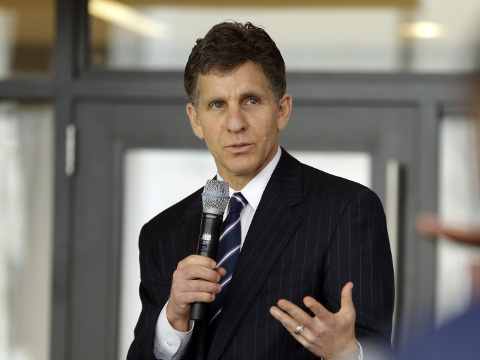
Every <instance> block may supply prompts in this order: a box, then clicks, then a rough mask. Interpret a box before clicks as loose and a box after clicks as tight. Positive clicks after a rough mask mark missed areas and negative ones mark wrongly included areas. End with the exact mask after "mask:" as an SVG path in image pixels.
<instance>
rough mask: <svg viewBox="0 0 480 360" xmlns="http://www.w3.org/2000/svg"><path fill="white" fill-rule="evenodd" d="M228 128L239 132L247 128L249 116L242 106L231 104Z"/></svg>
mask: <svg viewBox="0 0 480 360" xmlns="http://www.w3.org/2000/svg"><path fill="white" fill-rule="evenodd" d="M227 128H228V130H229V131H233V132H239V131H243V130H245V129H246V128H247V118H246V114H245V112H244V111H243V110H242V108H241V106H231V107H230V109H229V111H228V119H227Z"/></svg>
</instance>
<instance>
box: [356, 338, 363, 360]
mask: <svg viewBox="0 0 480 360" xmlns="http://www.w3.org/2000/svg"><path fill="white" fill-rule="evenodd" d="M355 341H356V342H357V344H358V348H359V349H360V351H359V353H358V360H363V348H362V344H360V343H359V342H358V340H355Z"/></svg>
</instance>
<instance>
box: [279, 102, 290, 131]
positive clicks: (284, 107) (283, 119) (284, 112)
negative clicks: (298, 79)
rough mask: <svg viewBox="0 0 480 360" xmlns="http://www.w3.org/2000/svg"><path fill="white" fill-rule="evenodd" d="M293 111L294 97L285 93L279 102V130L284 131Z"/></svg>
mask: <svg viewBox="0 0 480 360" xmlns="http://www.w3.org/2000/svg"><path fill="white" fill-rule="evenodd" d="M291 111H292V96H291V95H290V94H287V93H285V94H284V95H283V96H282V98H281V99H280V101H279V102H278V115H277V130H278V131H282V130H283V129H285V127H286V126H287V123H288V119H290V112H291Z"/></svg>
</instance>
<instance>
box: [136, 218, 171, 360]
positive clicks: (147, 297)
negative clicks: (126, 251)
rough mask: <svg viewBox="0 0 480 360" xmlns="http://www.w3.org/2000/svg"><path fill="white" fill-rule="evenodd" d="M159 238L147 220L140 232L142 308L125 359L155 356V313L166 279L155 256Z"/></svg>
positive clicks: (162, 298) (165, 292) (166, 293)
mask: <svg viewBox="0 0 480 360" xmlns="http://www.w3.org/2000/svg"><path fill="white" fill-rule="evenodd" d="M158 244H159V239H156V237H155V234H154V232H153V230H152V226H150V224H146V225H144V226H143V228H142V230H141V232H140V240H139V250H140V300H141V301H142V311H141V313H140V317H139V319H138V322H137V325H136V327H135V331H134V334H135V338H134V341H133V342H132V345H131V346H130V349H129V351H128V355H127V359H128V360H134V359H152V360H153V359H156V358H155V356H154V354H153V347H154V337H155V326H156V323H157V320H158V316H159V314H160V311H161V310H162V308H163V306H164V305H165V303H166V302H167V300H168V296H169V291H170V288H169V285H168V284H169V281H165V280H166V279H163V276H162V274H163V272H162V271H161V269H160V268H159V266H158V263H157V261H156V259H155V255H156V250H158V249H157V248H156V247H157V245H158Z"/></svg>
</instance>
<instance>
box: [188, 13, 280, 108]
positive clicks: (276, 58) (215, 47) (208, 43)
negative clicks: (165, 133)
mask: <svg viewBox="0 0 480 360" xmlns="http://www.w3.org/2000/svg"><path fill="white" fill-rule="evenodd" d="M247 61H253V62H254V63H256V64H259V65H260V66H261V67H262V70H263V72H264V74H265V76H266V77H267V79H268V83H269V86H270V89H271V90H272V92H273V98H274V100H275V101H276V103H277V104H278V102H279V101H280V99H281V97H282V96H283V95H284V94H285V92H286V87H287V82H286V79H285V62H284V61H283V57H282V54H281V53H280V50H278V48H277V46H276V45H275V42H274V41H273V40H272V39H271V38H270V36H269V35H268V34H267V33H266V31H265V30H263V29H262V28H260V27H257V26H255V25H252V24H251V23H249V22H247V23H245V24H241V23H237V22H223V23H220V24H217V25H215V26H214V27H212V28H211V29H210V31H209V32H208V33H207V35H205V37H204V38H203V39H198V40H197V44H196V45H195V46H194V47H193V49H192V52H191V53H190V56H189V58H188V62H187V65H186V66H185V73H184V86H185V91H186V92H187V95H188V97H189V99H190V101H191V102H192V103H193V105H194V106H197V97H198V89H197V83H198V76H199V74H202V75H206V74H208V73H209V72H211V71H219V72H229V71H233V70H235V69H237V68H238V67H239V66H241V65H243V64H245V63H246V62H247Z"/></svg>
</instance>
